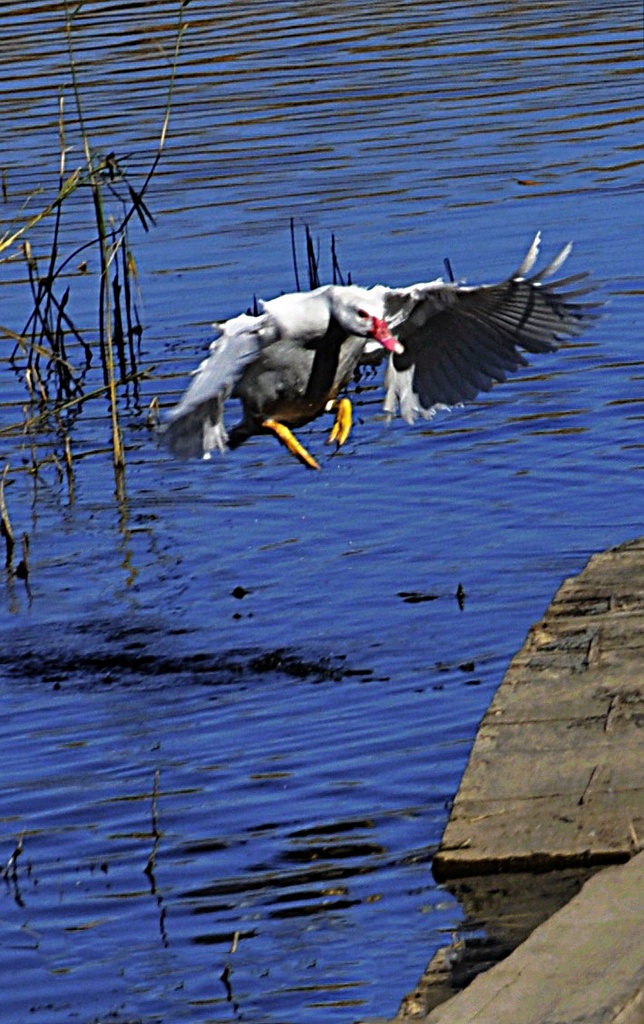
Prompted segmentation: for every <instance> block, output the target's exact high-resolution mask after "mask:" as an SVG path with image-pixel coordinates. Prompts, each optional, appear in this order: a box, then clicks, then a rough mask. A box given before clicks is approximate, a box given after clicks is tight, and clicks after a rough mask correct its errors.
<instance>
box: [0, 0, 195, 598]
mask: <svg viewBox="0 0 644 1024" xmlns="http://www.w3.org/2000/svg"><path fill="white" fill-rule="evenodd" d="M188 2H189V0H179V2H178V3H177V22H176V28H175V29H174V34H173V41H172V45H171V48H170V50H171V52H169V53H167V54H166V58H167V61H168V65H169V73H168V82H167V90H166V97H165V113H164V116H163V120H162V124H161V127H160V132H159V137H158V143H157V146H156V151H155V152H154V153H153V155H152V157H151V160H150V162H149V167H148V169H147V171H146V172H145V173H144V174H143V177H142V180H138V179H137V180H136V181H135V180H134V176H131V175H130V174H129V172H128V157H127V156H121V155H120V154H117V153H116V152H107V153H106V152H104V151H102V150H100V149H99V148H98V147H95V145H94V144H93V141H92V129H91V126H90V121H89V118H88V117H87V115H86V112H85V109H84V95H83V91H84V87H83V81H82V67H81V63H80V61H79V59H78V58H77V54H76V49H75V29H76V25H77V21H78V19H79V18H80V17H81V15H82V14H83V8H84V6H85V5H84V3H83V2H82V0H81V2H75V3H72V2H70V0H66V3H65V5H64V20H63V21H62V23H61V32H64V33H65V42H66V51H67V58H68V69H69V83H68V85H67V86H66V87H62V88H61V89H60V90H59V93H58V97H57V98H54V99H53V101H52V102H53V103H56V104H57V124H58V140H59V154H58V191H57V193H56V194H55V196H54V197H53V198H52V199H50V200H49V202H46V203H45V204H44V205H43V206H42V207H41V208H40V209H39V210H38V211H37V212H36V213H33V214H31V215H29V216H25V209H26V207H27V206H28V205H29V203H30V202H33V199H34V197H35V196H36V195H39V192H40V190H35V191H33V192H32V193H31V195H30V196H29V197H28V199H27V201H26V202H25V203H24V204H23V207H22V212H21V213H20V214H19V215H18V217H17V218H15V219H14V222H13V223H12V224H11V225H10V226H9V228H8V229H7V230H5V231H4V233H3V234H2V235H1V236H0V272H1V270H2V266H3V265H5V266H7V265H8V264H14V265H16V264H18V265H20V266H22V267H23V268H24V271H25V278H24V281H25V285H26V287H27V288H28V300H27V301H28V313H27V314H26V318H25V320H24V322H23V324H22V325H19V326H15V325H14V326H7V325H4V324H3V325H2V326H0V337H3V338H4V339H5V341H6V342H8V344H9V345H10V346H11V348H10V349H9V351H8V353H7V355H6V356H5V358H4V359H3V363H4V366H5V370H6V369H7V368H8V369H9V370H11V371H13V372H14V374H15V376H16V378H17V380H18V381H19V382H20V386H21V387H22V388H24V393H25V402H24V405H23V407H22V409H23V418H22V420H20V421H19V422H14V423H12V424H8V425H3V426H2V427H1V428H0V437H2V436H4V437H14V438H15V437H22V438H23V450H24V452H26V453H27V454H23V455H22V457H21V462H22V465H21V466H20V467H19V471H25V470H26V471H27V472H29V473H30V474H32V475H33V477H34V480H37V479H38V477H39V475H40V473H41V471H42V468H43V467H45V466H50V467H51V466H53V467H54V471H55V473H56V474H57V476H58V478H59V479H60V480H61V481H66V484H67V490H68V493H69V497H70V500H73V498H74V450H73V445H72V435H71V428H72V426H73V423H74V422H75V420H76V418H77V416H78V415H79V414H80V412H81V411H82V409H83V408H84V407H85V406H86V405H87V404H88V403H90V402H92V403H94V404H99V403H100V404H102V406H103V409H104V413H101V416H103V415H104V416H107V418H108V421H109V434H110V449H111V450H110V455H111V461H112V463H113V466H114V474H115V493H116V496H117V498H118V499H119V501H120V502H122V500H123V496H124V493H125V446H124V442H123V433H122V428H121V421H120V406H121V404H122V401H123V398H124V397H125V398H127V400H128V401H130V400H131V399H133V400H134V401H135V402H137V401H138V385H139V382H140V380H141V379H142V377H143V376H145V374H146V373H148V372H149V370H150V368H149V367H148V368H147V369H142V368H141V366H140V364H139V353H140V341H141V335H142V331H143V327H142V324H141V319H140V316H139V308H138V304H137V297H138V281H137V267H136V259H135V255H134V251H133V246H132V240H131V227H132V222H136V223H138V225H140V227H141V228H142V229H143V230H144V231H146V232H147V231H148V230H149V229H150V226H151V225H154V223H155V221H154V217H153V215H152V213H151V212H150V210H149V208H148V206H147V203H146V193H147V192H148V189H149V186H150V184H151V182H152V180H153V178H154V176H155V173H156V171H157V168H158V166H159V163H160V161H161V158H162V156H163V153H164V150H165V147H166V142H167V138H168V130H169V125H170V116H171V110H172V102H173V94H174V87H175V79H176V73H177V67H178V62H179V56H180V52H181V45H182V40H183V37H184V33H185V31H186V27H187V25H186V22H185V20H184V14H185V9H186V7H187V5H188ZM72 133H73V135H74V137H75V138H76V137H77V136H80V139H81V142H82V153H83V159H84V162H83V163H82V164H81V166H77V167H75V168H73V169H71V170H70V168H69V167H68V158H69V153H70V150H71V148H72V147H71V146H70V145H69V143H68V136H70V135H71V134H72ZM8 196H9V181H8V175H7V171H6V169H3V173H2V197H3V200H4V202H5V204H6V203H7V201H8ZM74 220H76V221H78V222H80V223H84V222H85V221H87V223H88V232H87V234H88V237H87V238H86V240H84V241H82V242H81V243H80V244H76V245H75V246H74V247H73V248H72V249H71V251H66V250H65V244H64V241H63V239H64V227H65V223H66V221H72V222H73V221H74ZM36 229H37V230H36ZM43 229H45V230H43ZM36 234H37V237H38V240H37V241H36V240H34V235H36ZM43 239H44V242H43ZM90 257H92V259H90ZM91 266H96V267H97V272H96V273H92V270H91V269H90V267H91ZM81 282H82V284H81ZM88 289H91V290H92V291H93V294H94V298H93V299H90V308H93V309H94V310H95V319H94V320H93V322H89V323H86V322H83V323H81V322H80V320H79V315H78V312H77V311H76V309H75V302H74V299H75V298H77V297H78V294H79V292H81V291H82V292H83V299H84V311H83V313H81V316H82V317H84V319H85V320H87V312H86V309H87V301H86V292H87V290H88ZM5 352H7V350H6V349H5ZM44 437H46V438H47V441H46V451H45V452H44V453H42V452H41V450H40V449H41V445H42V440H43V438H44ZM13 471H14V467H12V466H11V465H10V463H9V462H6V464H5V465H4V469H3V471H2V477H1V482H0V533H1V535H2V538H3V540H4V543H5V570H6V571H7V573H8V574H9V577H12V576H15V577H17V578H22V579H24V580H25V581H26V582H27V586H28V575H29V562H28V551H29V536H28V534H27V533H23V534H22V538H21V543H22V558H21V559H20V561H19V562H18V564H17V565H16V566H15V567H14V557H15V549H16V547H17V542H16V539H15V537H14V530H13V527H12V525H11V519H10V516H9V510H8V507H7V501H6V496H5V488H6V486H7V485H9V484H11V483H12V473H13Z"/></svg>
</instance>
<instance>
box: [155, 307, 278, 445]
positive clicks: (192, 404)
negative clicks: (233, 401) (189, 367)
mask: <svg viewBox="0 0 644 1024" xmlns="http://www.w3.org/2000/svg"><path fill="white" fill-rule="evenodd" d="M274 334H275V328H274V324H273V322H272V318H270V317H268V316H267V315H263V316H260V317H253V316H247V315H245V314H242V315H241V316H238V317H235V319H234V320H228V321H227V322H226V323H225V324H223V326H222V333H221V335H220V337H219V338H217V339H216V340H215V341H213V343H212V345H211V346H210V355H209V356H208V358H207V359H204V361H203V362H202V363H201V365H200V366H199V367H198V368H197V369H196V370H195V372H194V377H193V381H192V383H191V385H190V387H189V388H188V390H187V391H186V393H185V395H184V396H183V398H182V399H181V401H180V402H179V404H178V405H176V406H175V407H174V409H171V410H170V412H169V413H168V415H167V420H166V423H165V424H164V425H163V426H162V427H161V434H162V437H163V440H164V442H165V443H166V444H167V445H168V447H169V448H170V450H171V452H172V453H173V454H174V455H178V456H180V457H182V458H193V457H197V456H204V457H208V456H209V455H210V453H211V452H212V451H214V450H215V449H218V450H219V451H225V449H226V446H227V442H228V434H227V432H226V427H225V424H224V404H225V402H226V400H227V399H228V398H229V397H230V395H231V394H232V392H233V389H234V387H235V385H236V383H237V381H238V380H239V378H240V377H241V375H242V373H243V372H244V369H245V368H246V366H248V364H249V363H250V362H252V360H253V359H254V358H255V357H256V356H257V354H258V353H259V352H260V351H261V350H262V348H264V346H265V345H267V344H270V342H271V341H272V340H274Z"/></svg>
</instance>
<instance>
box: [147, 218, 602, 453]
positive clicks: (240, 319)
mask: <svg viewBox="0 0 644 1024" xmlns="http://www.w3.org/2000/svg"><path fill="white" fill-rule="evenodd" d="M539 245H540V234H537V236H536V237H535V239H534V241H533V243H532V245H531V247H530V249H529V251H528V253H527V255H526V257H525V259H524V260H523V262H522V263H521V266H520V267H519V268H518V270H517V271H516V272H515V273H514V274H512V275H511V276H510V277H509V278H507V280H505V281H502V282H501V283H499V284H492V285H489V284H484V285H474V286H469V285H465V284H460V283H458V282H453V281H443V280H442V279H441V278H439V279H437V280H435V281H430V282H428V283H424V284H413V285H410V286H409V287H407V288H388V287H385V286H383V285H376V286H375V287H373V288H368V289H366V288H359V287H357V286H355V285H335V284H334V285H324V286H323V287H321V288H316V289H315V290H314V291H310V292H295V293H291V294H287V295H280V296H279V297H278V298H275V299H271V300H270V301H268V302H265V303H262V304H261V312H260V313H259V315H258V316H250V315H248V314H242V315H240V316H237V317H234V318H233V319H232V320H227V321H226V322H225V323H223V324H220V325H219V330H220V334H219V336H218V337H217V338H216V340H215V341H214V342H213V343H212V345H211V346H210V353H209V355H208V357H207V358H206V359H204V361H203V362H202V363H201V365H200V366H199V367H198V369H197V370H196V371H195V373H194V375H193V380H192V383H191V384H190V387H189V388H188V390H187V391H186V393H185V394H184V396H183V398H182V399H181V401H180V402H179V404H178V405H177V406H175V407H174V409H172V410H171V411H170V412H169V414H168V416H167V420H166V423H165V425H164V427H163V434H164V438H165V441H166V443H167V444H168V446H169V448H170V450H171V451H172V452H173V453H174V454H175V455H178V456H182V457H194V456H204V457H210V455H211V453H212V452H213V451H215V450H218V451H221V452H223V451H226V450H227V449H229V448H237V447H238V446H239V445H240V444H242V443H243V442H244V441H246V440H247V439H248V438H249V437H252V436H253V435H256V434H273V435H275V436H276V437H278V438H279V440H280V441H281V442H282V443H283V444H285V445H286V447H287V448H288V450H289V451H290V452H292V454H293V455H294V456H296V458H298V459H299V460H300V461H301V462H303V463H304V464H305V465H306V466H308V467H309V468H311V469H319V468H320V465H319V463H318V462H317V460H316V459H315V458H314V457H313V456H312V455H311V454H310V452H308V451H307V450H306V448H305V447H304V445H302V444H301V443H300V441H298V439H297V437H296V436H295V434H294V433H293V431H294V429H297V428H298V427H301V426H303V425H304V424H306V423H309V422H311V420H314V419H316V418H317V417H318V416H320V415H321V414H322V413H323V412H325V411H334V412H335V414H336V420H335V424H334V427H333V429H332V431H331V435H330V438H329V441H331V442H336V443H337V444H338V445H342V444H344V442H345V441H346V439H347V437H348V436H349V432H350V430H351V426H352V410H351V402H350V400H349V399H348V398H347V397H346V396H344V395H343V392H344V391H345V389H346V388H347V386H348V385H349V383H350V382H351V381H352V380H353V379H354V377H355V374H356V371H359V368H360V367H361V366H365V365H378V364H379V363H380V362H382V361H383V360H384V359H385V358H386V359H387V369H386V372H385V378H384V387H385V397H384V409H385V411H386V412H387V413H388V414H389V415H390V416H395V415H396V414H397V413H400V414H401V415H402V417H403V418H404V419H405V420H406V421H407V422H408V423H413V422H414V420H415V419H416V418H417V417H418V416H423V417H425V418H428V417H430V416H432V415H433V413H434V412H435V411H436V409H437V408H441V407H450V406H454V405H458V404H461V403H463V402H466V401H471V400H472V399H474V398H475V397H476V396H477V395H478V394H479V393H480V392H481V391H489V390H490V389H491V387H492V386H493V385H494V384H495V383H502V382H503V381H505V380H506V379H507V375H508V373H511V372H513V371H515V370H517V369H518V368H519V367H520V366H525V365H527V360H526V358H525V356H524V355H523V352H524V351H525V352H530V353H540V352H552V351H554V350H556V349H557V348H558V345H559V342H561V341H563V340H564V339H566V338H571V337H575V336H576V335H579V334H581V333H582V331H584V330H585V328H586V327H587V326H588V325H589V323H590V322H591V321H592V320H593V319H594V318H595V317H596V316H597V306H598V305H599V304H598V303H596V302H588V301H580V300H583V297H584V296H585V295H587V294H588V292H590V291H591V287H590V286H589V284H588V280H587V278H588V275H587V274H586V273H578V274H575V275H573V276H569V277H566V278H560V279H559V280H558V281H556V282H554V283H553V282H550V281H548V279H549V278H551V277H552V276H553V275H554V274H556V272H557V271H558V270H559V269H560V267H561V266H562V265H563V263H564V262H565V260H566V259H567V258H568V256H569V254H570V251H571V248H572V246H571V245H570V244H569V245H566V246H565V248H564V249H562V251H561V252H560V253H559V254H558V255H557V256H556V257H555V258H554V259H553V260H552V261H551V262H550V263H549V264H548V265H547V266H546V267H545V268H544V269H543V270H541V271H537V272H536V273H534V274H532V276H530V272H531V271H532V270H533V268H534V265H535V263H536V260H537V257H538V254H539ZM546 282H547V283H546ZM229 398H237V399H239V400H240V402H241V405H242V411H243V416H242V419H241V421H240V422H239V423H238V424H237V425H236V426H234V427H233V428H232V429H231V430H230V432H229V431H228V430H227V429H226V426H225V423H224V407H225V404H226V402H227V400H228V399H229Z"/></svg>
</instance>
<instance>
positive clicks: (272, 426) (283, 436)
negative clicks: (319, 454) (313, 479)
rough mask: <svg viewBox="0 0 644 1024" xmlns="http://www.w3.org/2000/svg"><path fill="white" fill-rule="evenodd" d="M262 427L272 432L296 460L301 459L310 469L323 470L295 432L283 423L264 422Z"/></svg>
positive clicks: (275, 421) (274, 421)
mask: <svg viewBox="0 0 644 1024" xmlns="http://www.w3.org/2000/svg"><path fill="white" fill-rule="evenodd" d="M262 426H263V427H264V428H265V429H266V430H271V431H272V432H273V433H274V434H275V436H276V437H277V438H278V439H279V440H280V441H281V442H282V444H284V445H286V447H287V448H288V450H289V451H290V452H291V454H292V455H294V456H295V458H296V459H299V460H300V462H303V463H304V465H305V466H308V467H309V469H320V468H321V467H320V464H319V463H318V462H316V460H315V459H314V458H313V456H312V455H311V454H310V452H307V450H306V448H305V447H304V445H303V444H300V442H299V441H298V439H297V438H296V436H295V434H294V433H293V431H292V430H289V428H288V427H287V426H285V425H284V424H283V423H278V422H277V420H271V419H269V420H264V422H263V423H262Z"/></svg>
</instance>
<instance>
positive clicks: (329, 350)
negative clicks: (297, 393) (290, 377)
mask: <svg viewBox="0 0 644 1024" xmlns="http://www.w3.org/2000/svg"><path fill="white" fill-rule="evenodd" d="M347 337H348V335H347V332H346V330H345V329H344V328H343V327H341V326H340V324H339V323H338V321H337V320H335V319H334V318H333V317H331V319H330V320H329V326H328V327H327V329H326V331H325V333H324V334H323V335H322V337H320V338H319V339H318V340H317V341H316V343H315V345H314V348H315V356H314V358H313V366H312V368H311V375H310V377H309V382H308V384H307V388H306V393H305V396H304V397H305V398H306V400H307V401H308V402H319V401H320V400H321V399H323V398H326V396H327V395H328V394H329V391H330V390H331V388H332V386H333V382H334V380H335V375H336V373H337V369H338V362H339V359H340V348H341V347H342V344H343V342H344V341H346V339H347Z"/></svg>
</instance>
